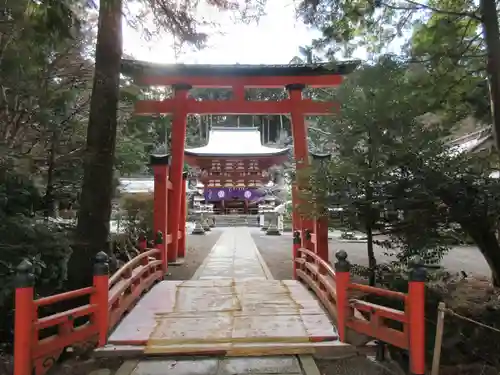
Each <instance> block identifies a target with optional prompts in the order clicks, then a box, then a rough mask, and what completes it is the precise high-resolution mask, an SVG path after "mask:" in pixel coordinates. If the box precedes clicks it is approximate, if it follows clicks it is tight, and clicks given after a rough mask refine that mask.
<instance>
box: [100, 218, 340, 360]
mask: <svg viewBox="0 0 500 375" xmlns="http://www.w3.org/2000/svg"><path fill="white" fill-rule="evenodd" d="M337 342H338V341H337V331H336V329H335V327H334V326H333V324H332V323H331V321H330V319H329V318H328V316H327V315H326V313H325V312H324V310H323V309H322V307H321V306H320V304H319V302H318V301H317V300H316V299H315V297H314V296H313V295H312V294H311V293H310V292H309V291H308V290H307V289H306V288H305V287H304V286H302V285H301V284H300V283H299V282H297V281H295V280H284V281H278V280H273V279H272V276H271V274H270V272H269V270H268V269H267V266H266V265H265V263H264V262H263V260H262V258H261V257H260V254H259V252H258V250H257V248H256V246H255V244H254V242H253V240H252V238H251V237H250V234H249V232H248V229H247V228H230V229H228V230H225V231H224V233H223V234H222V236H221V237H220V239H219V241H218V242H217V244H216V245H215V246H214V248H213V249H212V251H211V253H210V254H209V256H208V257H207V259H206V260H205V262H204V264H203V265H202V266H201V267H200V269H199V270H198V271H197V272H196V275H195V279H193V280H189V281H163V282H160V283H159V284H157V285H156V286H155V287H154V288H152V289H151V291H149V293H148V294H146V295H145V296H144V297H143V298H142V299H141V300H140V301H139V303H138V304H137V306H136V307H135V308H134V309H133V310H132V311H131V312H130V313H129V314H128V315H127V316H126V317H125V318H124V320H123V321H122V322H121V323H120V324H119V325H118V327H117V328H116V329H115V331H114V332H113V333H112V334H111V336H110V337H109V344H110V345H112V346H114V347H115V348H118V347H120V346H129V347H130V346H140V347H141V348H142V349H141V350H143V352H144V353H150V354H167V353H168V354H183V353H184V354H209V353H210V354H215V353H221V354H222V353H223V354H225V355H236V356H240V355H264V354H265V355H272V354H300V353H310V352H311V351H312V350H314V347H315V346H317V345H320V346H321V345H324V344H327V343H329V344H334V343H337Z"/></svg>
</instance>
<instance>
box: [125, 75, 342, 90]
mask: <svg viewBox="0 0 500 375" xmlns="http://www.w3.org/2000/svg"><path fill="white" fill-rule="evenodd" d="M342 79H343V77H342V76H341V75H339V74H332V75H310V76H308V75H304V76H235V77H234V76H233V77H231V76H210V75H207V76H189V77H188V76H186V77H182V76H181V77H179V76H157V75H146V76H139V77H137V78H135V82H136V83H137V84H139V85H143V86H171V85H175V84H178V83H185V84H189V85H191V86H193V87H205V88H231V87H241V86H243V87H245V88H283V89H284V88H285V86H286V85H289V84H292V83H293V84H302V85H306V86H308V87H336V86H338V85H340V84H341V83H342Z"/></svg>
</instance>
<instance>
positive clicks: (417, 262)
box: [408, 255, 427, 282]
mask: <svg viewBox="0 0 500 375" xmlns="http://www.w3.org/2000/svg"><path fill="white" fill-rule="evenodd" d="M408 266H409V268H410V277H409V280H410V281H419V282H424V281H425V280H426V279H427V269H426V267H425V264H424V262H423V260H422V258H421V257H420V256H418V255H415V256H413V257H412V258H411V259H410V260H409V262H408Z"/></svg>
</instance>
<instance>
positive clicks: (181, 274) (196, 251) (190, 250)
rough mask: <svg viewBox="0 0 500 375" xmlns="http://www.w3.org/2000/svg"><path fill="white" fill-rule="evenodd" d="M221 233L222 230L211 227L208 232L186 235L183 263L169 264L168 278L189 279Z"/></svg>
mask: <svg viewBox="0 0 500 375" xmlns="http://www.w3.org/2000/svg"><path fill="white" fill-rule="evenodd" d="M221 234H222V230H221V229H218V228H214V229H212V230H211V231H210V232H207V233H205V235H204V236H201V235H188V237H187V251H186V258H185V260H184V263H183V264H182V265H180V266H169V267H168V272H169V274H170V275H169V276H168V277H167V279H168V280H189V279H190V278H191V277H193V275H194V273H195V272H196V270H197V269H198V267H199V266H201V264H202V263H203V261H204V260H205V258H206V257H207V255H208V253H209V252H210V250H211V249H212V247H213V246H214V245H215V243H216V242H217V240H218V239H219V237H220V236H221Z"/></svg>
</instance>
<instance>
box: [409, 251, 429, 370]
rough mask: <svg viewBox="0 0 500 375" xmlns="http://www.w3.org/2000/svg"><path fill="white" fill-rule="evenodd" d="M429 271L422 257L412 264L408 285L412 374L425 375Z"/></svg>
mask: <svg viewBox="0 0 500 375" xmlns="http://www.w3.org/2000/svg"><path fill="white" fill-rule="evenodd" d="M426 279H427V270H426V269H425V267H424V265H423V263H422V260H421V259H420V257H415V258H414V259H413V261H412V262H411V263H410V277H409V283H408V304H409V309H408V311H409V328H410V335H409V336H410V373H411V375H423V374H425V280H426Z"/></svg>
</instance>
